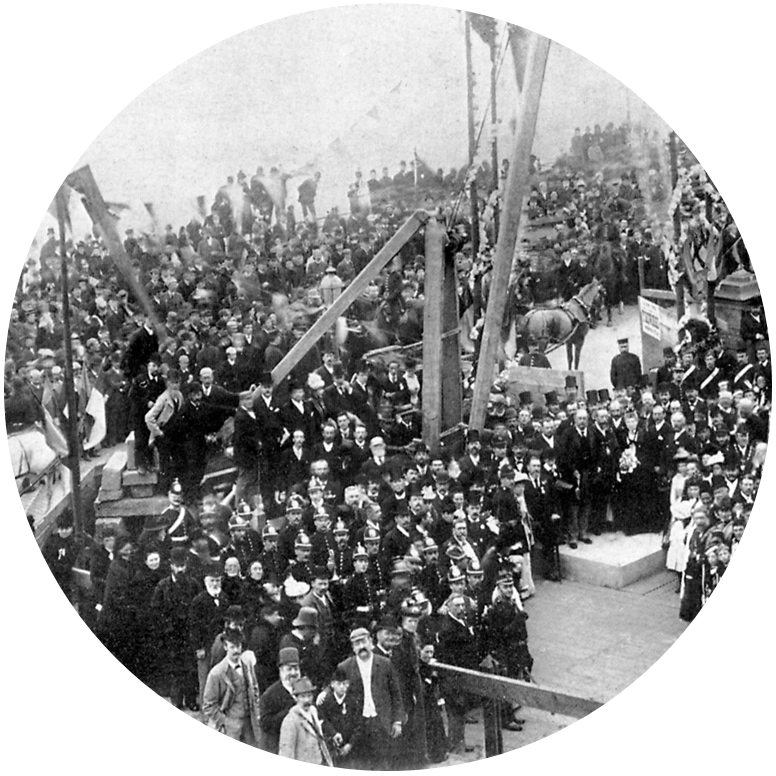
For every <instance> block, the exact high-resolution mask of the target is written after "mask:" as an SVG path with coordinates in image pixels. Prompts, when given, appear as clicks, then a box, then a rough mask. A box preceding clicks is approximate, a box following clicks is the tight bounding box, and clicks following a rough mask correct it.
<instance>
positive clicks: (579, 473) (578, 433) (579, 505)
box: [558, 410, 594, 550]
mask: <svg viewBox="0 0 776 776" xmlns="http://www.w3.org/2000/svg"><path fill="white" fill-rule="evenodd" d="M593 463H594V462H593V449H592V445H591V442H590V434H589V430H588V414H587V410H577V411H576V413H575V414H574V427H573V428H570V429H569V430H568V431H567V432H566V433H565V434H564V436H563V449H562V450H561V451H559V456H558V469H559V472H560V475H561V478H562V479H563V480H564V481H565V482H568V483H571V484H573V486H574V489H573V491H571V493H570V497H569V503H568V514H567V531H568V533H569V547H571V549H572V550H574V549H576V548H577V539H578V540H579V541H580V542H582V543H583V544H592V539H590V538H589V537H588V535H587V524H588V519H589V516H590V506H591V502H592V499H593V493H592V491H591V475H592V473H593Z"/></svg>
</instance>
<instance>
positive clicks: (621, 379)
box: [609, 337, 641, 390]
mask: <svg viewBox="0 0 776 776" xmlns="http://www.w3.org/2000/svg"><path fill="white" fill-rule="evenodd" d="M617 345H618V346H619V348H620V352H619V353H618V354H617V355H616V356H615V357H614V358H613V359H612V364H611V367H610V369H609V379H610V381H611V383H612V386H613V387H614V389H615V390H619V389H622V388H637V387H638V385H639V380H640V379H641V359H640V358H639V357H638V356H637V355H636V354H635V353H631V352H629V350H628V338H627V337H622V338H621V339H618V340H617Z"/></svg>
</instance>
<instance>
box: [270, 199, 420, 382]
mask: <svg viewBox="0 0 776 776" xmlns="http://www.w3.org/2000/svg"><path fill="white" fill-rule="evenodd" d="M428 218H429V215H428V213H427V212H426V211H425V210H416V211H415V212H414V213H413V214H412V215H411V216H410V217H409V218H408V219H407V221H406V222H405V223H404V224H403V225H402V226H401V228H400V229H399V230H398V231H397V232H396V234H394V235H393V237H391V239H390V240H388V242H387V243H386V244H385V245H384V246H383V247H382V248H381V249H380V250H379V251H378V252H377V254H376V255H375V257H374V258H373V259H372V260H371V261H370V262H369V264H367V265H366V267H364V269H363V270H361V272H360V273H359V274H358V275H357V276H356V277H355V278H354V279H353V282H352V283H351V284H350V285H349V286H348V287H347V288H346V289H344V291H343V292H342V293H341V294H340V295H339V296H338V297H337V299H335V300H334V304H333V305H332V306H331V307H330V308H329V309H328V310H326V312H325V313H324V314H323V315H322V316H321V317H320V318H318V320H317V321H316V322H315V323H314V324H313V325H312V326H311V327H310V329H309V331H307V332H305V334H304V335H303V336H302V337H301V339H300V340H299V341H298V342H297V343H296V344H295V345H294V347H292V348H291V350H289V351H288V353H286V355H285V356H284V358H283V360H282V361H281V362H280V363H279V364H278V365H277V366H276V367H275V368H274V369H273V370H272V382H273V383H274V384H275V385H277V384H278V383H281V382H282V381H283V380H284V379H285V378H286V377H287V376H288V375H289V374H290V373H291V370H293V368H294V367H295V366H296V365H297V364H298V363H299V362H300V361H301V360H302V359H303V358H304V357H305V356H306V355H307V353H308V352H309V350H310V348H312V347H313V345H315V343H316V342H318V340H319V339H320V338H321V337H322V336H323V335H324V334H326V332H327V331H329V330H330V329H331V327H332V326H333V325H334V324H335V322H336V321H337V318H340V317H341V316H342V315H343V314H344V313H345V312H346V311H347V309H348V307H350V305H352V304H353V302H355V301H356V299H358V297H359V296H361V294H362V293H363V292H364V291H365V290H366V287H367V286H368V285H369V284H370V283H371V282H372V281H373V280H375V279H376V278H377V276H378V275H379V274H380V273H381V272H382V271H383V269H384V268H385V266H386V265H387V264H388V263H389V262H390V261H391V259H392V258H393V257H394V256H395V255H396V254H397V253H398V252H399V251H400V250H401V249H402V248H403V247H404V245H406V243H407V241H408V240H409V239H410V238H411V237H412V236H413V235H414V234H415V233H416V232H417V231H418V230H419V229H420V228H421V227H422V226H423V225H424V224H425V223H426V221H428Z"/></svg>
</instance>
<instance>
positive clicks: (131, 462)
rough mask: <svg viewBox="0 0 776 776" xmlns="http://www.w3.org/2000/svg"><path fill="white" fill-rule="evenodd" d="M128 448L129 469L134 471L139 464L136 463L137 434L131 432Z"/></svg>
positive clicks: (127, 441) (128, 438)
mask: <svg viewBox="0 0 776 776" xmlns="http://www.w3.org/2000/svg"><path fill="white" fill-rule="evenodd" d="M126 443H127V447H126V451H127V469H134V468H135V467H136V466H137V464H136V463H135V432H134V431H131V432H130V434H129V436H128V437H127V440H126Z"/></svg>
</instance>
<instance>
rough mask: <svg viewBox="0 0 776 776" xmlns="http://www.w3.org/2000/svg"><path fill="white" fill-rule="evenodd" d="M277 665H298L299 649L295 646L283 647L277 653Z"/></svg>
mask: <svg viewBox="0 0 776 776" xmlns="http://www.w3.org/2000/svg"><path fill="white" fill-rule="evenodd" d="M278 665H279V666H298V665H299V650H298V649H297V648H296V647H283V649H281V650H280V652H279V653H278Z"/></svg>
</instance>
